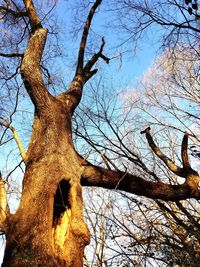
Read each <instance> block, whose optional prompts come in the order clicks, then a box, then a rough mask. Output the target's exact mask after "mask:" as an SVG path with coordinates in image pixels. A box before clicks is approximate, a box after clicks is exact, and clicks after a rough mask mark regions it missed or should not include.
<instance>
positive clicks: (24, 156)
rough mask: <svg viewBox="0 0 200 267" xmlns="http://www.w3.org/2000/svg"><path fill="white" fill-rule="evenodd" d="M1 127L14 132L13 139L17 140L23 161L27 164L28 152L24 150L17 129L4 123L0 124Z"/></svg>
mask: <svg viewBox="0 0 200 267" xmlns="http://www.w3.org/2000/svg"><path fill="white" fill-rule="evenodd" d="M0 125H2V126H4V127H6V128H9V129H10V130H11V131H12V133H13V137H14V139H15V141H16V143H17V146H18V148H19V151H20V154H21V157H22V160H23V161H24V163H26V152H25V150H24V147H23V145H22V142H21V141H20V138H19V136H18V133H17V131H16V129H15V128H14V127H13V126H12V125H10V124H9V123H5V122H2V121H1V122H0Z"/></svg>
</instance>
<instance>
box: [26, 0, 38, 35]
mask: <svg viewBox="0 0 200 267" xmlns="http://www.w3.org/2000/svg"><path fill="white" fill-rule="evenodd" d="M24 5H25V7H26V10H27V14H28V17H29V20H30V25H31V30H32V32H33V33H34V32H35V30H36V29H38V28H42V24H41V21H40V19H39V17H38V14H37V12H36V9H35V7H34V4H33V1H32V0H24Z"/></svg>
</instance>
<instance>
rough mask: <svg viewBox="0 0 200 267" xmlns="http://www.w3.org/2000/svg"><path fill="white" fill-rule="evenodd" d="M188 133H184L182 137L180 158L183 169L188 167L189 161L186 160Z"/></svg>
mask: <svg viewBox="0 0 200 267" xmlns="http://www.w3.org/2000/svg"><path fill="white" fill-rule="evenodd" d="M188 135H189V134H188V133H187V132H186V133H185V134H184V137H183V141H182V145H181V158H182V163H183V168H188V167H190V163H189V159H188V152H187V150H188Z"/></svg>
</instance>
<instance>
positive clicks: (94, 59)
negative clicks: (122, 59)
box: [83, 38, 110, 75]
mask: <svg viewBox="0 0 200 267" xmlns="http://www.w3.org/2000/svg"><path fill="white" fill-rule="evenodd" d="M104 45H105V40H104V38H102V44H101V47H100V49H99V52H98V53H96V54H94V55H93V56H92V58H91V59H90V60H89V61H88V62H87V64H86V65H85V67H84V69H83V72H84V74H85V75H87V74H88V73H90V71H91V69H92V67H93V66H94V64H95V63H96V62H97V61H98V59H99V58H102V59H103V60H104V61H105V62H106V63H107V64H108V63H109V61H110V58H108V57H106V56H104V55H103V48H104Z"/></svg>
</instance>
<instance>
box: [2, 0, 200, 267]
mask: <svg viewBox="0 0 200 267" xmlns="http://www.w3.org/2000/svg"><path fill="white" fill-rule="evenodd" d="M101 2H102V1H101V0H96V1H95V2H94V3H93V4H92V7H91V8H90V10H89V13H88V17H87V19H86V22H85V25H84V28H83V33H82V37H81V41H80V47H79V51H78V57H77V64H76V71H75V74H74V77H73V79H72V81H71V83H70V85H69V87H68V88H67V89H66V90H65V91H64V92H62V93H60V94H58V95H56V96H54V95H53V94H51V93H50V91H49V90H48V84H46V83H45V80H44V77H43V76H44V75H43V73H42V70H43V68H42V66H41V59H42V56H43V53H44V48H45V43H46V39H47V35H48V30H47V28H43V26H42V24H43V20H42V19H41V18H40V17H39V15H38V13H37V11H36V8H35V6H34V3H33V1H32V0H24V1H23V5H22V4H16V3H15V2H14V1H10V2H9V1H4V5H2V6H1V10H2V11H3V18H5V20H7V19H8V17H9V16H11V17H12V19H13V20H14V22H16V21H18V20H20V21H23V24H21V25H23V34H22V36H16V40H15V39H14V38H13V39H11V41H10V43H9V44H10V45H9V46H8V47H7V48H6V52H5V53H4V52H2V53H1V56H2V57H5V58H6V59H8V58H18V60H17V64H18V65H17V70H18V69H20V74H21V77H22V80H23V84H24V86H25V89H26V91H27V93H28V95H29V98H30V100H31V102H32V103H33V105H34V122H33V129H32V136H31V140H30V143H29V146H28V150H27V151H25V150H24V149H23V146H22V144H21V142H20V140H19V138H18V136H17V135H16V131H15V129H14V128H13V126H12V125H11V122H12V121H6V120H5V119H4V118H2V122H1V125H2V126H4V127H6V129H10V130H11V131H12V132H13V134H14V138H15V140H16V141H17V144H18V146H19V149H20V152H21V157H22V160H23V162H24V163H25V165H26V167H25V173H24V178H23V186H22V196H21V200H20V205H19V208H18V209H17V211H16V213H15V214H11V213H10V212H9V209H8V207H7V199H6V188H5V184H4V182H3V179H1V192H0V193H1V194H0V203H1V212H0V219H1V220H0V221H1V230H2V231H3V232H4V233H5V235H6V240H7V242H6V250H5V257H4V262H3V266H74V267H75V266H77V267H79V266H82V264H83V254H84V248H85V246H86V245H87V244H88V243H89V241H90V234H89V230H88V227H87V225H86V223H85V222H84V219H83V211H82V206H83V200H82V186H97V187H104V188H108V189H117V190H123V191H126V192H130V193H133V194H137V195H142V196H146V197H149V198H152V199H157V198H160V199H163V200H166V201H168V200H171V201H178V200H181V199H187V198H195V199H199V198H200V190H199V189H198V183H199V175H198V173H197V172H196V171H194V170H193V169H192V168H191V166H190V164H189V160H188V154H187V150H188V147H187V146H188V134H187V133H186V134H185V135H184V137H183V141H182V154H181V155H182V164H183V167H179V166H177V164H176V163H175V162H173V161H172V160H170V159H169V158H168V157H166V156H165V155H164V154H163V153H162V152H161V150H160V149H159V148H158V146H157V145H156V144H155V142H154V140H153V138H152V136H151V132H150V129H149V128H147V129H146V130H145V131H144V132H143V133H144V134H145V135H146V138H147V141H148V143H149V146H150V147H151V149H152V150H153V151H154V153H155V154H156V156H158V157H159V158H160V159H161V160H162V161H163V162H164V163H165V165H166V166H167V168H169V169H170V170H171V171H172V172H173V173H174V174H175V175H177V176H181V177H183V178H185V183H184V184H182V185H176V184H175V185H172V184H167V183H164V182H161V181H151V180H150V179H149V180H148V179H144V178H143V177H140V176H139V175H138V173H137V172H136V173H135V172H134V170H132V173H128V172H126V171H120V170H117V169H114V170H113V169H110V168H109V169H106V168H103V167H99V166H95V165H93V164H91V163H90V162H89V161H87V160H86V159H85V158H84V157H82V156H81V155H79V154H78V153H77V151H76V150H75V148H74V144H73V140H72V116H73V114H74V111H75V109H76V108H77V107H78V105H79V103H80V101H81V97H82V91H83V87H84V85H85V84H86V83H87V81H88V80H89V79H91V78H92V77H93V76H94V75H95V74H96V73H97V69H95V64H96V63H97V61H98V60H99V59H103V60H104V61H105V62H106V63H109V61H110V59H109V58H108V57H106V56H105V55H104V53H103V49H104V45H105V41H104V39H103V38H102V43H101V45H100V48H99V50H98V52H97V53H95V54H93V55H92V56H91V58H89V60H87V61H86V59H85V54H86V45H87V39H88V34H89V29H90V26H91V22H92V19H93V16H94V14H95V12H96V10H97V8H98V7H99V6H100V4H101ZM9 21H11V23H13V21H12V20H9ZM23 36H26V37H27V38H28V43H27V45H26V47H25V42H24V39H23V38H22V37H23ZM18 39H19V40H18ZM17 41H18V42H17ZM16 43H17V44H18V45H19V43H21V44H22V47H25V50H24V53H21V52H19V51H12V52H8V51H7V49H8V48H10V49H12V50H15V49H17V48H19V47H18V45H15V44H16ZM19 62H20V65H19ZM17 82H18V80H16V83H17ZM19 88H20V87H19ZM138 162H140V160H139V159H138Z"/></svg>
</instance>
